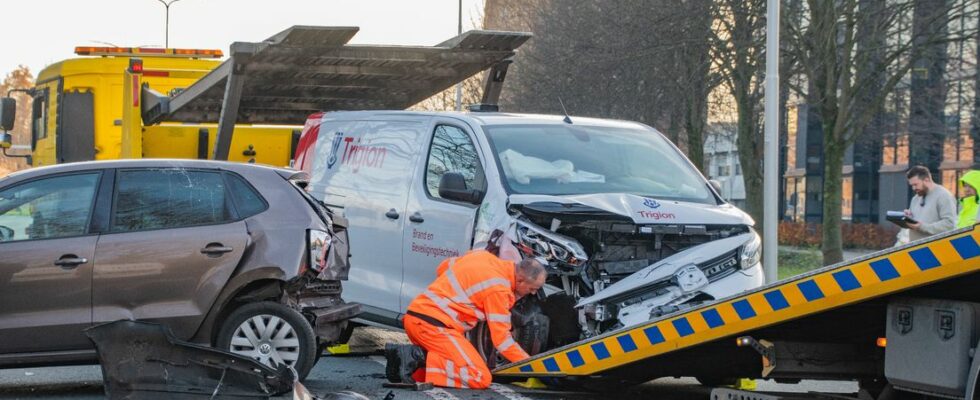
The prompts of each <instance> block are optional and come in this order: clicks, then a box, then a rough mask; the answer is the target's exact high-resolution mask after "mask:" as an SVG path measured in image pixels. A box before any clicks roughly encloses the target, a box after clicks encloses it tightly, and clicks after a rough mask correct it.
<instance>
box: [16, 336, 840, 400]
mask: <svg viewBox="0 0 980 400" xmlns="http://www.w3.org/2000/svg"><path fill="white" fill-rule="evenodd" d="M405 340H406V339H405V337H404V334H402V333H399V332H393V331H387V330H381V329H374V328H359V329H358V330H357V331H356V333H355V336H354V337H353V338H352V340H351V343H350V344H351V350H352V353H351V354H347V355H325V356H323V357H321V358H320V360H319V361H318V362H317V364H316V366H315V367H314V368H313V370H312V371H311V372H310V375H309V376H308V377H307V379H306V381H305V382H304V384H305V385H306V387H307V389H309V391H310V392H311V393H313V394H314V395H316V396H321V397H322V396H325V395H327V394H329V393H333V392H339V391H345V390H347V391H354V392H357V393H360V394H363V395H365V396H366V397H368V398H369V399H385V398H388V400H415V399H419V400H468V399H502V400H537V399H542V400H546V399H547V400H552V399H554V400H558V399H569V400H576V399H617V398H620V399H632V398H656V399H658V400H705V399H709V397H710V393H711V388H708V387H705V386H701V385H699V384H698V383H697V381H695V380H694V379H691V378H663V379H657V380H654V381H651V382H648V383H645V384H643V385H638V386H634V387H629V388H614V390H612V391H610V390H607V391H605V392H590V391H584V390H581V389H563V388H549V389H546V390H529V389H524V388H522V387H519V386H516V385H511V384H501V383H494V384H493V386H491V388H490V389H489V390H485V391H475V390H457V389H438V388H437V389H434V390H429V391H424V392H415V391H409V390H404V389H388V388H384V387H382V383H384V382H385V378H384V364H385V360H384V357H382V356H381V355H380V349H381V348H382V347H383V344H384V343H385V342H404V341H405ZM757 390H760V391H768V392H803V393H805V392H823V393H840V394H853V393H855V392H857V383H855V382H838V381H833V382H826V381H803V382H801V383H799V384H792V385H790V384H777V383H775V382H771V381H765V380H760V381H758V388H757ZM389 393H390V394H391V395H392V396H393V397H389ZM102 398H104V393H103V387H102V371H101V369H100V367H99V366H97V365H90V366H70V367H47V368H26V369H0V399H73V400H76V399H77V400H83V399H85V400H87V399H102ZM281 398H282V399H289V398H290V397H288V396H283V397H281Z"/></svg>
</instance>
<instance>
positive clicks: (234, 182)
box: [225, 173, 268, 218]
mask: <svg viewBox="0 0 980 400" xmlns="http://www.w3.org/2000/svg"><path fill="white" fill-rule="evenodd" d="M225 176H227V177H228V188H229V189H231V196H232V198H233V199H234V200H235V207H237V208H238V217H239V218H248V217H251V216H253V215H255V214H258V213H260V212H262V211H265V209H266V208H268V206H266V203H265V200H263V199H262V196H261V195H260V194H259V193H258V192H256V191H255V188H253V187H252V185H249V184H248V182H245V179H243V178H242V177H240V176H238V175H235V174H231V173H229V174H226V175H225Z"/></svg>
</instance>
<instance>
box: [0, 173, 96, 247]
mask: <svg viewBox="0 0 980 400" xmlns="http://www.w3.org/2000/svg"><path fill="white" fill-rule="evenodd" d="M100 174H101V172H93V173H86V174H73V175H61V176H54V177H50V178H42V179H38V180H34V181H30V182H27V183H24V184H20V185H17V186H14V187H12V188H9V189H4V190H0V241H3V242H7V241H18V240H35V239H51V238H59V237H68V236H78V235H84V234H85V233H87V232H88V223H89V218H90V217H91V215H92V204H93V202H94V201H95V193H96V190H97V187H98V185H99V176H100Z"/></svg>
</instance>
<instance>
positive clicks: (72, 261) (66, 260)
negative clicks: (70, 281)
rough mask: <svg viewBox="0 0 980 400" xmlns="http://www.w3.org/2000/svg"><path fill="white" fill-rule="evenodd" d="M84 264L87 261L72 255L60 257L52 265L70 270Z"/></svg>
mask: <svg viewBox="0 0 980 400" xmlns="http://www.w3.org/2000/svg"><path fill="white" fill-rule="evenodd" d="M85 263H88V259H87V258H85V257H79V256H76V255H74V254H65V255H63V256H61V258H59V259H58V261H55V262H54V265H57V266H59V267H61V268H64V269H72V268H75V267H77V266H79V265H82V264H85Z"/></svg>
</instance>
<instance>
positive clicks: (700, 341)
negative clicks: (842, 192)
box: [494, 225, 980, 399]
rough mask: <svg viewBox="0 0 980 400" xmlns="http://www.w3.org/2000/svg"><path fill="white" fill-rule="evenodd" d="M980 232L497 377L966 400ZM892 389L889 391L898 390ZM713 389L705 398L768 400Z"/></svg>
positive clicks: (643, 328) (974, 363)
mask: <svg viewBox="0 0 980 400" xmlns="http://www.w3.org/2000/svg"><path fill="white" fill-rule="evenodd" d="M978 243H980V225H976V226H973V227H969V228H962V229H959V230H956V231H952V232H949V233H946V234H941V235H937V236H933V237H930V238H926V239H923V240H920V241H917V242H913V243H910V244H908V245H906V246H902V247H898V248H892V249H887V250H883V251H879V252H876V253H872V254H869V255H867V256H864V257H861V258H857V259H854V260H849V261H845V262H842V263H838V264H834V265H830V266H827V267H823V268H820V269H817V270H814V271H812V272H810V273H806V274H802V275H799V276H795V277H792V278H789V279H784V280H782V281H779V282H775V283H773V284H770V285H766V286H763V287H760V288H758V289H756V290H752V291H749V292H745V293H742V294H739V295H736V296H733V297H729V298H726V299H721V300H718V301H714V302H710V303H706V304H703V305H700V306H697V307H692V308H690V309H687V310H682V311H678V312H675V313H672V314H669V315H665V316H663V317H661V318H655V319H652V320H650V321H648V322H644V323H640V324H636V325H633V326H629V327H625V328H622V329H619V330H617V331H614V332H610V333H607V334H604V335H601V336H596V337H593V338H588V339H585V340H581V341H579V342H576V343H573V344H570V345H568V346H564V347H561V348H557V349H553V350H551V351H548V352H544V353H541V354H538V355H535V356H532V357H531V358H530V359H528V360H525V361H523V362H519V363H511V364H507V365H503V366H500V367H499V368H497V369H495V370H494V374H495V376H496V377H497V378H498V379H502V380H509V379H517V378H528V377H537V378H562V379H564V380H571V381H578V382H580V383H592V384H603V385H610V384H613V385H622V384H630V383H634V384H635V383H639V382H645V381H648V380H651V379H655V378H658V377H672V376H692V377H697V378H698V379H699V380H700V381H701V382H702V383H706V384H709V385H710V384H720V383H723V382H726V381H729V380H730V379H732V378H738V377H743V378H769V379H774V380H776V381H777V382H796V381H799V380H800V379H830V380H856V381H858V383H859V386H860V387H861V389H862V390H863V391H866V392H867V393H868V394H869V395H871V396H872V397H878V396H879V395H881V394H882V393H886V394H895V393H908V392H912V393H918V394H924V395H928V396H932V397H940V398H956V399H975V398H977V397H975V395H976V390H977V389H976V385H977V380H978V375H980V357H975V354H974V353H975V351H976V350H977V348H978V346H980V343H978V339H980V338H978V325H980V323H978V322H980V290H977V288H978V287H980V274H978V272H980V244H978ZM896 390H897V391H896ZM736 392H737V391H734V390H732V389H721V392H717V393H716V394H715V395H713V398H726V397H727V398H737V397H738V396H742V397H743V398H754V399H761V398H772V397H766V396H763V395H755V394H751V393H749V394H746V393H736Z"/></svg>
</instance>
